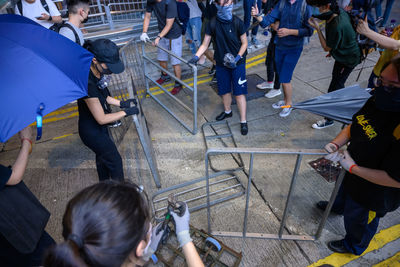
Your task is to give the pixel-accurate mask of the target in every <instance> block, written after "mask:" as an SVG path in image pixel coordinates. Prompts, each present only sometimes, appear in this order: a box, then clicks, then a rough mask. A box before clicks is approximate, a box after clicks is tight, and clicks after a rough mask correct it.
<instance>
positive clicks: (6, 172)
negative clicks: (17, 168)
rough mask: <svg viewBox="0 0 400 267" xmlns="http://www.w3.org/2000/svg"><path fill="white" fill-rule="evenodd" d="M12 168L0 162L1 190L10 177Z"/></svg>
mask: <svg viewBox="0 0 400 267" xmlns="http://www.w3.org/2000/svg"><path fill="white" fill-rule="evenodd" d="M11 173H12V170H11V168H8V167H6V166H3V165H1V164H0V190H2V189H3V188H4V187H5V186H6V184H7V182H8V180H9V179H10V177H11Z"/></svg>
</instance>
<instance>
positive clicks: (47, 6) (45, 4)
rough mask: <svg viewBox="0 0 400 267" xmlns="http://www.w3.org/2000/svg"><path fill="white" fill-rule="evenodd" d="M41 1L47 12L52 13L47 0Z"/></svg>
mask: <svg viewBox="0 0 400 267" xmlns="http://www.w3.org/2000/svg"><path fill="white" fill-rule="evenodd" d="M40 3H41V4H42V6H43V8H44V9H45V10H46V11H47V13H49V14H50V8H49V5H48V4H47V2H46V0H40ZM50 15H51V14H50Z"/></svg>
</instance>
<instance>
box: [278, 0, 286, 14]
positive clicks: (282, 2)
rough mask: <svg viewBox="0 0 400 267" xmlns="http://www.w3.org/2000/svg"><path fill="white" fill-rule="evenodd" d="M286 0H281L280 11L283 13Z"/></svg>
mask: <svg viewBox="0 0 400 267" xmlns="http://www.w3.org/2000/svg"><path fill="white" fill-rule="evenodd" d="M285 1H286V0H281V2H280V3H279V13H282V11H283V8H284V7H285Z"/></svg>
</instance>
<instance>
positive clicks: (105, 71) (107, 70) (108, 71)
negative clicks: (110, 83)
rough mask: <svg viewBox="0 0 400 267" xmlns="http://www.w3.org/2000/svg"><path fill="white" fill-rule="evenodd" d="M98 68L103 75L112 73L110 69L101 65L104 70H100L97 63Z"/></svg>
mask: <svg viewBox="0 0 400 267" xmlns="http://www.w3.org/2000/svg"><path fill="white" fill-rule="evenodd" d="M100 67H101V66H100ZM96 69H97V71H98V72H100V74H101V75H110V74H112V72H111V70H110V69H104V68H103V67H101V69H102V71H100V70H99V68H98V67H97V65H96Z"/></svg>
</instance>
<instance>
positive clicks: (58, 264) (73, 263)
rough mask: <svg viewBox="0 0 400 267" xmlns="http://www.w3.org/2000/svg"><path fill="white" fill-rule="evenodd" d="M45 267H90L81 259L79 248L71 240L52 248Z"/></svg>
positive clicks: (44, 264) (47, 254)
mask: <svg viewBox="0 0 400 267" xmlns="http://www.w3.org/2000/svg"><path fill="white" fill-rule="evenodd" d="M43 266H45V267H88V265H87V264H86V263H85V261H84V260H83V259H82V258H81V255H80V252H79V248H78V246H77V245H76V244H75V243H74V242H73V241H71V240H67V241H65V242H63V243H61V244H58V245H54V246H53V247H51V248H50V249H49V250H48V251H47V253H46V256H45V261H44V263H43Z"/></svg>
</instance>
